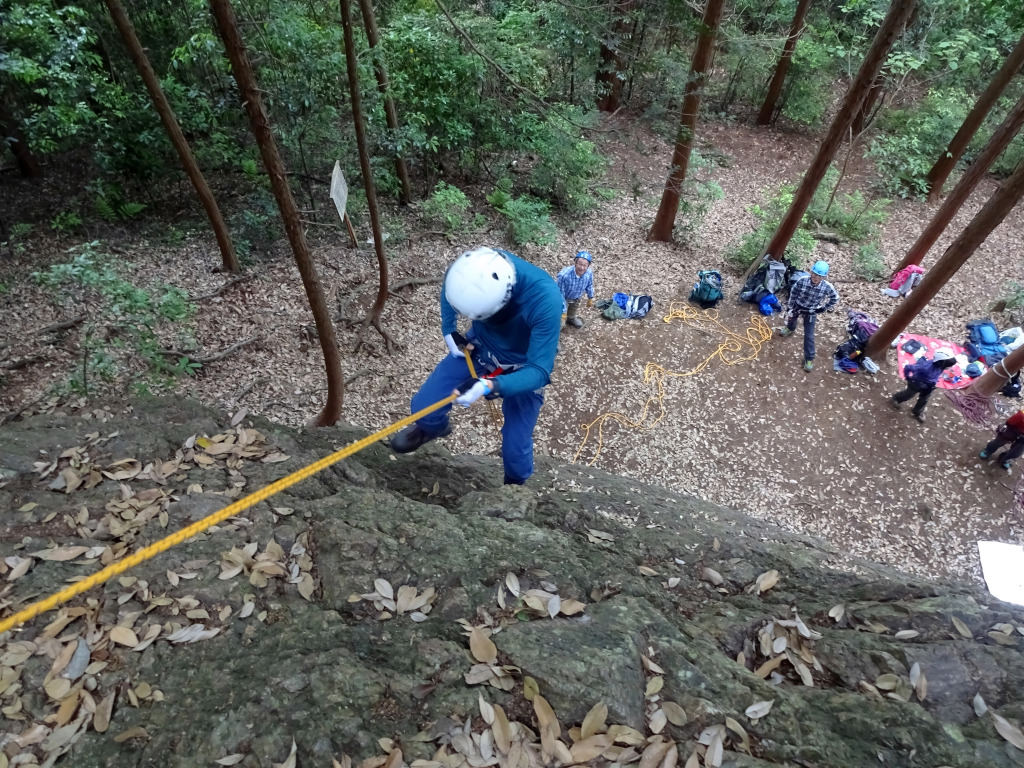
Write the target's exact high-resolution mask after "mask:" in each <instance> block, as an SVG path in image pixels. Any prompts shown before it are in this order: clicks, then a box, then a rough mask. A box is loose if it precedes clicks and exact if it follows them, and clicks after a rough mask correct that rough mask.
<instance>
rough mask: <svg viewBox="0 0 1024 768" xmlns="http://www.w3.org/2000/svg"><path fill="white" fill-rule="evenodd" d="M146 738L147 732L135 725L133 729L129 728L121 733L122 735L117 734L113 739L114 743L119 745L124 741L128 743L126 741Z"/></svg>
mask: <svg viewBox="0 0 1024 768" xmlns="http://www.w3.org/2000/svg"><path fill="white" fill-rule="evenodd" d="M148 738H150V736H149V732H148V731H146V729H145V728H143V727H141V726H138V725H137V726H135V727H134V728H129V729H128V730H127V731H123V732H122V733H119V734H117V736H115V737H114V741H116V742H117V743H118V744H121V743H123V742H125V741H128V739H148Z"/></svg>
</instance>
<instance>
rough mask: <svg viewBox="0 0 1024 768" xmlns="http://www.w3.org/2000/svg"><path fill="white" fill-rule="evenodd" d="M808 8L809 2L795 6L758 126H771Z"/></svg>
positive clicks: (802, 0) (803, 0) (808, 0)
mask: <svg viewBox="0 0 1024 768" xmlns="http://www.w3.org/2000/svg"><path fill="white" fill-rule="evenodd" d="M810 7H811V0H800V2H799V3H798V4H797V6H796V13H795V14H793V25H792V26H791V27H790V28H789V37H787V38H786V44H785V45H783V46H782V57H781V58H780V59H779V63H778V66H776V67H775V74H774V75H772V79H771V82H770V83H769V84H768V95H767V96H765V97H764V104H762V105H761V113H760V114H759V115H758V116H757V124H758V125H771V122H772V117H773V115H774V114H775V104H776V102H777V101H778V100H779V96H780V95H781V94H782V85H783V84H784V83H785V82H786V74H787V73H788V72H789V65H790V64H791V63H792V62H793V51H795V50H796V43H797V40H799V39H800V35H802V34H803V32H804V19H806V18H807V11H808V10H809V9H810Z"/></svg>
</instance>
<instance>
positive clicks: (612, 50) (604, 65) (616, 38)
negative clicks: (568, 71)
mask: <svg viewBox="0 0 1024 768" xmlns="http://www.w3.org/2000/svg"><path fill="white" fill-rule="evenodd" d="M632 7H633V0H616V1H615V2H614V3H613V4H612V16H613V19H614V20H613V22H612V27H611V29H610V30H609V33H608V36H609V37H608V39H607V40H602V41H601V62H600V64H598V66H597V75H596V76H595V80H596V83H595V85H596V87H597V108H598V110H600V111H601V112H614V111H615V110H617V109H618V108H619V106H620V104H621V101H622V83H623V75H624V66H623V61H622V50H621V49H622V40H623V36H624V35H625V33H626V27H627V25H628V22H629V18H628V17H629V12H630V10H631V9H632Z"/></svg>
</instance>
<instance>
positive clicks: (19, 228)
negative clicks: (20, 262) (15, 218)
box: [0, 222, 32, 254]
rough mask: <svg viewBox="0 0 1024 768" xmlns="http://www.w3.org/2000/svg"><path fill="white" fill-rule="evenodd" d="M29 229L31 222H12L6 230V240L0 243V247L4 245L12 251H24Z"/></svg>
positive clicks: (30, 229) (18, 252) (19, 252)
mask: <svg viewBox="0 0 1024 768" xmlns="http://www.w3.org/2000/svg"><path fill="white" fill-rule="evenodd" d="M31 231H32V225H31V224H27V223H25V222H19V223H17V224H12V225H11V226H10V229H9V230H8V233H7V240H6V242H3V243H0V247H3V246H6V247H7V248H8V249H9V250H10V251H11V252H12V253H17V254H22V253H24V252H25V248H26V247H27V245H26V243H27V240H28V234H29V232H31Z"/></svg>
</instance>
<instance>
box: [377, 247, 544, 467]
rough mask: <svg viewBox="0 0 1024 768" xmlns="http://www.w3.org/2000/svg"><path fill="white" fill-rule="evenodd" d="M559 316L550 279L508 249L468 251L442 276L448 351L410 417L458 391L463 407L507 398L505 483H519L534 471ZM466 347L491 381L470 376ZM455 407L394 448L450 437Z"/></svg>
mask: <svg viewBox="0 0 1024 768" xmlns="http://www.w3.org/2000/svg"><path fill="white" fill-rule="evenodd" d="M457 315H462V316H464V317H467V318H469V319H470V320H471V321H472V323H471V325H470V327H469V330H468V331H467V333H466V336H465V338H464V337H462V336H461V335H460V334H459V333H458V327H457V325H456V318H457ZM561 315H562V297H561V294H560V293H559V291H558V285H556V283H555V281H554V280H553V279H552V278H551V275H549V274H548V273H547V272H545V271H544V270H542V269H540V268H539V267H535V266H534V265H533V264H530V263H529V262H528V261H523V260H522V259H520V258H518V257H517V256H513V255H512V254H511V253H508V252H507V251H502V250H496V249H494V248H486V247H483V248H476V249H474V250H472V251H467V252H466V253H463V254H462V255H461V256H459V257H458V258H457V259H456V260H455V261H454V262H453V263H452V265H451V266H450V267H448V271H447V272H446V273H445V276H444V284H443V286H442V288H441V334H442V335H443V336H444V341H445V344H447V345H448V351H449V354H448V355H447V356H446V357H445V358H444V359H443V360H442V361H441V362H439V363H438V364H437V367H435V368H434V371H433V373H431V374H430V376H428V377H427V380H426V381H425V382H423V386H421V387H420V389H419V391H418V392H417V393H416V394H415V395H413V398H412V410H411V412H412V413H415V412H417V411H419V410H422V409H423V408H426V407H427V406H429V405H432V404H434V403H436V402H437V401H438V400H443V399H444V398H445V397H448V396H449V395H451V394H453V393H458V394H459V396H458V398H457V399H456V400H455V402H456V403H458V404H459V405H461V406H464V407H466V408H468V407H469V406H470V405H471V404H472V403H474V402H476V401H477V400H479V399H480V398H481V397H491V398H493V397H500V398H502V406H501V410H502V413H503V414H504V415H505V426H504V427H502V429H501V457H502V461H503V462H504V465H505V484H506V485H510V484H515V485H522V484H523V483H525V482H526V480H527V478H529V477H530V475H532V474H533V429H534V427H535V426H536V424H537V416H538V414H539V413H540V407H541V405H543V404H544V387H545V386H547V385H548V384H549V383H550V381H551V371H552V369H553V368H554V365H555V355H556V354H557V353H558V336H559V332H560V331H561ZM467 344H472V351H471V352H470V354H471V355H472V361H473V365H474V370H475V371H476V373H477V375H478V376H487V378H477V379H473V378H470V372H469V366H468V365H467V363H466V359H465V358H466V352H465V349H466V345H467ZM453 390H454V392H453ZM450 410H451V405H446V406H444V407H443V408H439V409H438V410H436V411H434V412H433V413H430V414H428V415H427V416H424V417H423V418H422V419H420V420H419V421H417V422H416V423H415V424H413V425H412V426H411V427H406V428H405V429H403V430H402V431H401V432H399V433H398V434H397V435H395V436H394V437H393V438H391V449H392V450H393V451H394V452H395V453H411V452H412V451H415V450H416V449H417V448H419V447H420V446H421V445H423V444H425V443H428V442H430V441H431V440H435V439H437V438H439V437H445V436H446V435H449V434H451V431H452V428H451V425H450V424H449V421H448V413H449V411H450Z"/></svg>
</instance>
